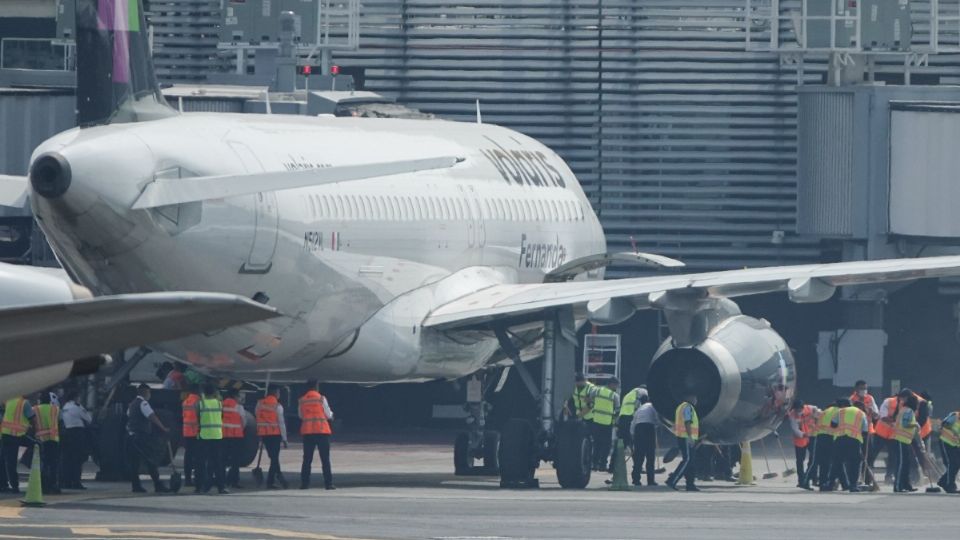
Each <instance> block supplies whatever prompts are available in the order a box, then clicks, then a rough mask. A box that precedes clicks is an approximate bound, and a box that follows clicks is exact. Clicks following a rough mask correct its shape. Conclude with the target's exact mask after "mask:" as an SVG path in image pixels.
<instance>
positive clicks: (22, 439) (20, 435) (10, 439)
mask: <svg viewBox="0 0 960 540" xmlns="http://www.w3.org/2000/svg"><path fill="white" fill-rule="evenodd" d="M34 416H35V415H34V412H33V407H32V406H31V405H30V402H29V401H27V399H26V398H24V397H23V396H17V397H14V398H10V399H8V400H7V402H6V405H5V406H4V410H3V423H2V424H0V453H2V456H3V470H4V473H5V476H6V482H5V483H4V485H3V486H0V487H2V489H0V491H9V492H12V493H20V485H19V474H18V473H17V457H18V454H19V453H20V447H21V446H26V436H27V431H29V430H30V427H31V426H34V427H35V426H36V423H35V419H34Z"/></svg>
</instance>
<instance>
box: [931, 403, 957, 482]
mask: <svg viewBox="0 0 960 540" xmlns="http://www.w3.org/2000/svg"><path fill="white" fill-rule="evenodd" d="M940 452H941V454H942V455H943V463H944V465H946V466H947V470H946V471H944V473H943V476H941V477H940V479H939V480H937V485H938V486H940V487H942V488H943V490H944V491H946V492H947V493H956V492H957V472H958V471H960V411H953V412H952V413H950V414H948V415H947V416H946V417H944V419H943V420H941V422H940Z"/></svg>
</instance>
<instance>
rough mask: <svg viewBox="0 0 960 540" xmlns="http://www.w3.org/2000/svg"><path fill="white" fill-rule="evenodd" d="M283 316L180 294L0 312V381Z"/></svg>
mask: <svg viewBox="0 0 960 540" xmlns="http://www.w3.org/2000/svg"><path fill="white" fill-rule="evenodd" d="M278 315H279V313H278V312H277V311H276V310H275V309H273V308H271V307H269V306H265V305H263V304H259V303H257V302H254V301H252V300H249V299H246V298H243V297H240V296H235V295H231V294H218V293H180V292H178V293H147V294H130V295H117V296H105V297H100V298H93V299H90V300H79V301H76V302H65V303H55V304H43V305H35V306H26V307H15V308H7V309H0V350H2V351H3V352H4V354H3V359H2V360H0V376H3V375H8V374H12V373H18V372H21V371H26V370H30V369H34V368H38V367H45V366H50V365H54V364H57V363H62V362H68V361H71V360H77V359H81V358H86V357H89V356H93V355H97V354H101V353H107V352H112V351H116V350H119V349H124V348H127V347H133V346H138V345H147V344H150V343H157V342H161V341H167V340H171V339H176V338H181V337H184V336H188V335H191V334H196V333H199V332H205V331H209V330H216V329H220V328H226V327H230V326H235V325H239V324H246V323H251V322H256V321H260V320H264V319H269V318H272V317H276V316H278Z"/></svg>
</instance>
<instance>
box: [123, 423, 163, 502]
mask: <svg viewBox="0 0 960 540" xmlns="http://www.w3.org/2000/svg"><path fill="white" fill-rule="evenodd" d="M149 445H150V437H149V436H148V435H142V434H135V435H131V434H129V433H128V434H127V467H128V472H129V473H130V485H131V487H132V488H133V489H143V486H142V485H141V484H140V464H141V463H142V464H144V465H146V467H147V474H149V475H150V479H151V480H153V487H154V488H157V487H159V486H160V473H159V472H158V471H157V464H156V463H154V462H153V460H152V459H150V453H149V448H150V446H149Z"/></svg>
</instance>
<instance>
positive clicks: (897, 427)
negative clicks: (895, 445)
mask: <svg viewBox="0 0 960 540" xmlns="http://www.w3.org/2000/svg"><path fill="white" fill-rule="evenodd" d="M909 410H910V409H908V408H906V407H903V408H902V409H900V412H899V413H897V419H896V420H894V423H893V438H894V439H895V440H896V441H897V442H902V443H904V444H910V443H911V442H912V441H913V436H914V435H915V434H916V433H917V415H916V414H913V415H911V416H910V425H908V426H907V427H904V426H903V416H904V414H906V413H907V411H909ZM911 412H912V411H911Z"/></svg>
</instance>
